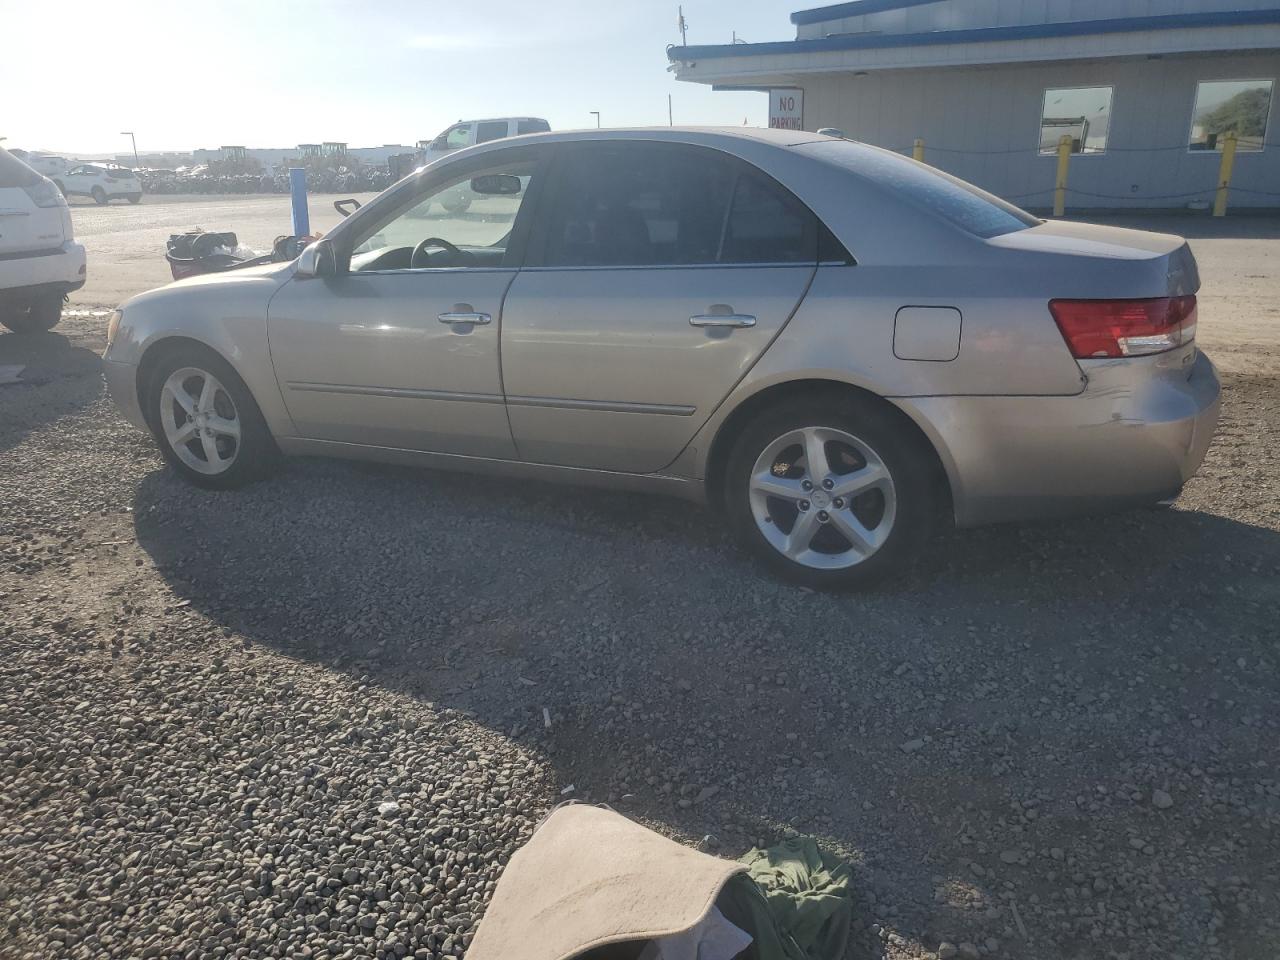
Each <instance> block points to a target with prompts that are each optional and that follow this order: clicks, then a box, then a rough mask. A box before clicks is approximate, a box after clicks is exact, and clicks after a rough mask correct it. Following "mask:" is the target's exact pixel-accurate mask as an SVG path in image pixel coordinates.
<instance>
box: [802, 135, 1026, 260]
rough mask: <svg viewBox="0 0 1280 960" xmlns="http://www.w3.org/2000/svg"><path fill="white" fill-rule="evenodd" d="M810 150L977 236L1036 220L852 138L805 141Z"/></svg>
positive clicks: (961, 183)
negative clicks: (814, 141) (817, 141)
mask: <svg viewBox="0 0 1280 960" xmlns="http://www.w3.org/2000/svg"><path fill="white" fill-rule="evenodd" d="M806 149H808V150H811V151H812V152H813V153H814V155H815V156H820V157H822V158H823V159H824V160H830V161H832V162H833V163H836V164H839V165H840V166H842V167H846V168H848V169H849V170H852V171H854V172H855V173H857V174H859V175H861V176H864V177H866V178H867V179H869V180H873V181H875V182H876V183H878V184H880V185H882V186H885V187H888V188H890V189H891V190H894V191H896V192H897V193H899V194H901V195H902V196H903V197H904V198H905V199H907V200H909V201H911V202H912V203H914V204H916V205H917V206H921V207H924V208H926V209H927V210H929V211H930V212H931V213H934V214H936V215H938V216H939V217H942V218H943V219H944V220H947V221H948V222H950V223H953V224H955V225H956V226H957V227H959V228H960V229H962V230H965V231H968V232H969V233H972V234H974V235H975V236H978V237H984V238H985V237H998V236H1000V235H1001V234H1004V233H1013V232H1014V231H1017V230H1025V229H1027V227H1034V226H1036V225H1037V224H1039V223H1040V221H1039V220H1038V219H1037V218H1036V217H1033V216H1032V215H1031V214H1029V213H1027V212H1026V211H1025V210H1022V209H1020V208H1018V207H1015V206H1014V205H1013V204H1011V203H1006V202H1005V201H1004V200H1001V199H1000V198H999V197H997V196H994V195H992V194H990V193H987V192H986V191H985V190H979V189H978V188H977V187H975V186H974V185H973V184H971V183H965V181H963V180H960V179H958V178H957V177H953V176H951V175H950V174H949V173H943V172H942V171H941V170H938V169H935V168H934V167H930V166H928V165H926V164H923V163H917V162H916V161H914V160H908V159H907V158H906V157H903V156H899V155H898V154H896V153H890V152H889V151H888V150H881V149H880V148H879V147H871V146H868V145H866V144H864V143H855V142H853V141H851V140H833V141H825V142H819V143H810V144H806Z"/></svg>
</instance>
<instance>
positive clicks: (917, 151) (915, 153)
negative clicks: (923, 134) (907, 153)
mask: <svg viewBox="0 0 1280 960" xmlns="http://www.w3.org/2000/svg"><path fill="white" fill-rule="evenodd" d="M911 159H912V160H919V161H920V162H921V163H924V140H922V139H921V138H919V137H916V143H915V146H913V147H912V148H911Z"/></svg>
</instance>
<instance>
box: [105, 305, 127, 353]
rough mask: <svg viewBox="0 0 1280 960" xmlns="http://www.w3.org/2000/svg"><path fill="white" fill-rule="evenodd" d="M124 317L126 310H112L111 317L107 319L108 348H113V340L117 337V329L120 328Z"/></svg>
mask: <svg viewBox="0 0 1280 960" xmlns="http://www.w3.org/2000/svg"><path fill="white" fill-rule="evenodd" d="M122 319H124V312H123V311H121V310H112V311H111V318H110V319H109V320H107V349H108V350H110V349H111V342H112V341H113V340H115V338H116V331H117V330H119V329H120V321H121V320H122Z"/></svg>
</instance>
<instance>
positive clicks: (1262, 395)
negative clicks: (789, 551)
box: [0, 197, 1280, 960]
mask: <svg viewBox="0 0 1280 960" xmlns="http://www.w3.org/2000/svg"><path fill="white" fill-rule="evenodd" d="M151 199H152V198H147V199H146V200H144V202H143V204H142V205H141V206H139V207H136V208H126V207H123V206H120V207H117V206H112V207H109V208H83V209H82V208H80V207H79V206H77V208H76V211H75V215H76V225H77V233H78V235H79V236H81V237H83V238H84V241H85V243H86V246H88V247H89V251H90V273H91V281H90V282H91V284H96V286H92V285H91V286H87V287H86V288H85V290H84V291H82V293H81V295H80V296H79V297H78V298H77V301H76V303H75V304H74V306H75V308H76V309H77V310H80V311H82V312H80V313H76V314H73V315H71V316H69V317H68V318H67V319H66V320H65V321H64V323H63V324H62V325H61V326H60V327H59V328H57V329H56V330H55V331H54V332H53V333H50V334H47V335H44V336H41V337H27V338H19V337H15V336H12V335H3V336H0V364H10V363H20V364H25V365H26V370H25V371H24V373H23V377H22V381H21V382H20V383H18V384H14V385H9V386H0V698H3V704H2V706H0V902H3V903H4V904H5V909H4V911H3V917H0V923H6V924H7V927H6V928H5V929H4V930H3V931H0V940H4V939H6V938H7V944H8V945H7V946H6V947H5V948H4V949H3V950H0V954H4V955H5V956H8V955H14V956H23V957H28V956H29V957H37V956H38V957H50V956H57V957H61V956H67V957H83V958H98V957H171V956H173V957H184V958H185V957H191V958H195V957H207V956H225V957H295V956H309V957H313V958H339V957H356V956H376V957H400V956H409V957H415V958H418V960H428V958H442V957H460V956H461V955H462V953H463V952H464V950H465V946H466V944H467V942H468V941H469V936H470V931H471V930H472V929H473V928H474V924H475V922H476V920H477V919H478V917H479V915H480V912H481V911H482V909H483V904H484V902H485V900H486V898H487V896H488V895H489V893H490V892H491V891H492V887H493V883H494V880H495V879H496V877H497V876H498V875H499V873H500V870H501V866H502V864H503V863H504V862H505V859H506V857H507V856H508V855H509V853H510V852H511V851H512V850H513V849H515V848H516V846H518V844H519V842H521V841H522V840H523V839H524V838H526V837H527V836H528V834H529V832H530V830H531V829H532V827H533V825H534V824H535V823H536V822H537V820H538V819H539V818H540V817H541V816H542V815H543V813H545V811H546V810H547V809H549V807H550V806H551V805H552V804H554V803H556V802H558V801H561V800H564V799H571V798H572V799H578V800H584V801H589V802H607V803H609V804H611V805H612V806H614V807H616V808H617V809H619V810H621V811H622V812H624V813H626V814H627V815H629V816H633V817H636V818H638V819H640V820H642V821H644V822H646V823H648V824H650V825H652V826H654V827H655V828H657V829H660V830H662V831H664V832H666V833H668V834H670V835H673V836H676V837H679V838H681V839H683V840H686V841H688V842H691V843H699V844H701V845H703V846H704V848H706V849H710V850H713V851H715V852H718V853H721V854H724V855H728V856H735V857H736V856H738V855H739V854H741V853H742V852H744V851H745V850H746V849H747V848H748V847H750V846H751V845H753V844H757V843H762V842H771V841H772V840H773V839H775V838H777V837H778V836H780V835H782V834H784V833H786V832H787V831H789V830H800V831H803V832H806V833H810V834H813V835H815V836H817V837H818V838H819V840H820V841H821V842H822V843H823V844H824V845H827V846H829V847H831V848H832V849H834V850H836V851H838V852H839V853H841V854H843V855H844V856H846V857H848V858H849V859H850V861H851V862H852V863H853V865H854V868H855V877H856V880H855V891H856V901H857V902H856V911H857V918H856V928H855V937H854V940H853V943H852V944H851V947H850V954H849V955H850V957H857V958H865V957H879V956H885V957H893V958H897V957H918V956H927V955H928V956H936V955H938V952H939V950H940V949H941V948H942V947H943V944H944V943H946V944H952V945H955V948H956V950H957V951H958V953H959V955H961V956H989V957H1009V958H1037V960H1040V958H1115V960H1120V958H1130V960H1137V958H1148V957H1150V958H1157V957H1158V958H1185V960H1192V958H1201V957H1215V958H1218V957H1220V958H1230V960H1236V958H1254V957H1257V958H1262V957H1267V958H1270V957H1274V956H1275V955H1276V953H1277V951H1278V950H1280V910H1277V904H1278V903H1280V834H1278V832H1277V830H1278V828H1280V767H1278V766H1277V764H1280V713H1278V712H1277V710H1276V708H1275V704H1276V702H1277V699H1278V697H1280V650H1278V648H1277V643H1276V641H1277V638H1278V636H1280V306H1277V305H1280V222H1278V221H1275V220H1262V219H1258V220H1240V221H1235V220H1228V221H1225V222H1218V223H1213V222H1210V221H1207V220H1196V221H1191V220H1187V219H1184V218H1168V219H1164V218H1161V219H1151V220H1145V221H1141V222H1137V221H1134V224H1135V225H1146V226H1148V227H1151V228H1155V229H1161V228H1163V229H1170V230H1173V231H1175V232H1182V231H1186V232H1188V233H1189V234H1191V235H1192V236H1193V241H1192V242H1193V247H1194V248H1195V251H1196V254H1197V257H1198V258H1199V262H1200V266H1201V271H1202V275H1203V283H1204V287H1203V289H1202V291H1201V317H1200V342H1201V344H1202V345H1203V346H1204V347H1205V349H1206V350H1208V351H1210V352H1211V353H1212V354H1213V355H1214V358H1215V360H1217V361H1219V363H1220V366H1221V367H1222V370H1223V380H1224V387H1225V394H1224V410H1223V420H1222V424H1221V426H1220V428H1219V433H1218V436H1217V439H1216V440H1215V442H1214V445H1213V447H1212V448H1211V450H1210V452H1209V456H1208V460H1207V462H1206V464H1205V466H1204V467H1203V469H1202V470H1201V472H1200V475H1199V476H1197V477H1196V478H1195V479H1194V480H1193V481H1192V482H1191V483H1190V484H1189V485H1188V486H1187V489H1186V491H1185V493H1184V495H1183V497H1182V498H1181V499H1180V500H1179V501H1178V503H1177V505H1176V506H1175V507H1174V508H1172V509H1170V510H1165V511H1141V512H1130V513H1123V514H1118V515H1112V516H1105V517H1098V518H1090V519H1083V520H1073V521H1069V522H1060V523H1043V524H1034V525H1030V524H1029V525H1018V526H1003V527H994V528H988V529H982V530H975V531H961V532H950V533H945V534H943V535H942V536H940V537H939V539H938V540H937V541H936V543H935V544H934V545H933V547H932V549H931V551H930V553H929V555H928V556H927V557H926V558H925V559H924V560H923V561H922V563H920V564H919V566H918V567H917V568H916V569H915V570H914V571H913V572H912V573H911V574H910V575H909V576H907V577H905V578H903V579H902V580H900V581H897V582H895V583H893V584H891V585H888V586H886V587H884V588H882V589H880V590H878V591H875V592H871V593H865V594H854V595H824V594H817V593H811V592H806V591H802V590H796V589H795V588H792V587H789V586H786V585H783V584H780V583H778V582H776V581H774V580H772V579H770V578H769V577H768V576H766V575H765V574H763V573H762V572H761V571H760V570H758V569H757V568H756V567H755V566H753V564H752V563H751V562H750V561H749V560H748V559H747V557H746V556H745V555H744V554H743V553H742V552H740V551H739V550H738V549H737V548H735V547H734V546H733V545H732V544H730V543H729V542H728V541H727V540H726V538H725V537H724V536H723V535H722V533H721V531H720V527H719V526H718V525H717V523H716V522H715V520H714V519H713V518H712V517H710V516H709V515H707V514H706V513H704V512H703V511H701V510H700V509H698V508H696V507H693V506H691V505H688V504H684V503H680V502H675V501H666V500H661V499H651V498H641V497H635V496H627V495H622V494H608V493H599V492H591V491H584V490H576V489H572V488H560V487H551V486H538V485H533V484H528V483H524V482H513V481H510V480H496V479H488V478H479V477H467V476H462V475H447V474H437V473H430V472H423V471H413V470H407V469H395V468H386V467H378V466H368V465H360V464H352V463H342V462H331V461H320V460H297V461H291V462H288V463H286V464H285V465H284V467H283V469H282V470H281V471H280V472H279V473H278V474H277V475H276V476H274V477H272V478H271V479H269V480H267V481H265V482H262V483H259V484H256V485H255V486H253V487H251V488H249V489H246V490H243V491H240V492H235V493H211V492H207V491H201V490H196V489H193V488H191V487H189V486H186V485H184V484H182V483H181V482H179V481H177V480H176V479H175V478H174V477H173V476H172V475H171V474H170V473H169V471H168V470H167V469H165V467H164V466H163V463H162V461H161V459H160V457H159V455H158V453H156V451H155V449H154V447H153V446H152V444H151V442H150V440H149V439H148V438H146V437H144V436H142V435H140V434H138V433H136V432H135V431H133V430H132V429H131V428H129V427H127V426H126V425H125V424H123V423H122V422H121V421H120V419H119V418H118V417H117V416H116V415H115V413H114V411H113V409H112V407H111V405H110V403H109V401H108V400H107V398H106V397H105V395H104V392H103V386H102V380H101V375H100V372H99V367H98V354H99V353H100V352H101V349H102V347H103V345H104V341H103V337H104V329H103V327H104V320H103V318H102V316H101V315H99V314H98V313H96V312H95V311H99V310H102V309H106V308H109V307H110V306H112V305H114V302H115V300H117V299H119V297H120V296H123V295H127V294H129V293H132V292H135V291H136V289H138V288H139V286H140V285H144V284H146V283H151V282H160V281H163V280H164V279H165V277H166V276H167V272H166V271H167V268H166V267H165V265H164V261H163V259H162V258H161V257H160V252H159V250H157V249H156V245H155V243H153V242H152V240H151V239H144V237H143V236H142V234H143V232H144V231H150V234H151V235H154V236H155V237H159V238H160V239H159V247H160V249H162V248H163V237H164V236H167V235H168V233H169V232H175V229H176V228H177V225H178V224H182V225H183V226H184V227H185V226H190V225H194V224H195V223H198V224H200V225H201V226H204V227H205V228H206V229H210V230H213V229H233V230H237V231H238V232H242V237H243V239H245V240H246V241H247V242H250V243H251V244H252V243H255V242H258V240H257V237H258V236H259V235H261V236H263V237H266V238H267V239H268V240H269V238H270V236H271V235H273V231H274V232H285V231H287V200H286V199H285V198H275V197H267V198H257V197H246V198H226V199H222V198H218V199H209V200H207V201H206V200H200V201H198V202H194V203H190V204H184V203H180V202H175V203H154V204H153V203H152V202H151ZM166 199H168V198H166ZM321 200H322V202H327V201H324V199H323V198H321ZM281 211H283V213H282V212H281ZM250 214H251V215H250ZM117 215H120V216H122V217H123V218H132V217H141V218H151V219H150V220H147V221H146V223H147V224H148V225H146V226H145V227H143V226H129V225H128V223H129V221H128V220H127V219H111V218H114V217H117ZM282 217H283V221H282V223H279V225H278V222H279V221H281V218H282ZM334 219H336V214H335V215H334ZM247 223H253V224H254V226H253V227H252V231H256V233H255V232H252V231H250V229H248V228H246V227H245V226H244V225H245V224H247ZM313 223H316V225H317V226H321V227H323V224H324V221H323V219H322V217H321V215H320V214H319V213H317V214H316V215H315V219H314V220H313ZM113 251H115V252H113ZM151 259H155V260H157V261H158V264H159V270H158V274H159V275H158V277H156V276H154V275H155V274H156V273H157V270H156V265H155V264H153V263H151V262H150V260H151ZM122 270H123V271H125V272H126V273H127V271H129V270H134V271H137V272H136V273H135V274H131V275H130V276H132V278H133V279H129V280H120V279H117V277H118V275H119V274H120V271H122ZM144 271H145V275H144ZM129 284H133V286H132V287H128V285H129ZM126 287H128V289H126ZM6 951H7V952H6ZM943 953H944V954H946V955H950V952H949V950H946V949H943Z"/></svg>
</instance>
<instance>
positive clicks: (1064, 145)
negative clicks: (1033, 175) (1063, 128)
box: [1053, 133, 1071, 217]
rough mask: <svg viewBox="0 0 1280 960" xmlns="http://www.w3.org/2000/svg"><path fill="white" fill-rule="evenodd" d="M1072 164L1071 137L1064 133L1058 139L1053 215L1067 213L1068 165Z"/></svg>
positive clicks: (1058, 215) (1057, 215)
mask: <svg viewBox="0 0 1280 960" xmlns="http://www.w3.org/2000/svg"><path fill="white" fill-rule="evenodd" d="M1070 162H1071V136H1070V135H1069V134H1066V133H1064V134H1063V135H1062V136H1060V137H1059V138H1058V179H1057V180H1055V181H1054V184H1053V215H1054V216H1055V217H1060V216H1062V215H1063V214H1064V213H1066V211H1067V164H1069V163H1070Z"/></svg>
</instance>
